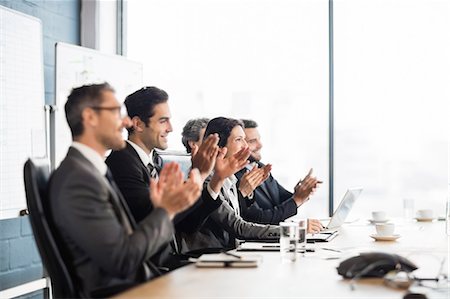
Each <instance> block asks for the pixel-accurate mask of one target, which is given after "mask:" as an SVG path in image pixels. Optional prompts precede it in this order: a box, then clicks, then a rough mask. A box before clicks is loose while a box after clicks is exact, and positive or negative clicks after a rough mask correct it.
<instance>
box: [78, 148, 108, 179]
mask: <svg viewBox="0 0 450 299" xmlns="http://www.w3.org/2000/svg"><path fill="white" fill-rule="evenodd" d="M72 147H73V148H75V149H77V150H78V151H79V152H80V153H81V154H82V155H83V156H84V157H85V158H86V159H87V160H88V161H89V162H91V163H92V164H93V165H94V167H95V168H96V169H97V170H98V171H99V172H100V174H101V175H106V171H107V170H108V166H106V164H105V158H104V157H102V156H100V155H99V154H98V153H97V152H96V151H95V150H93V149H92V148H91V147H89V146H87V145H85V144H83V143H80V142H77V141H74V142H72Z"/></svg>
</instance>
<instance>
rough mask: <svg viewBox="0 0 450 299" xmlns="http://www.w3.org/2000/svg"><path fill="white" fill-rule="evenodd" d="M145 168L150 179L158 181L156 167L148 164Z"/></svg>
mask: <svg viewBox="0 0 450 299" xmlns="http://www.w3.org/2000/svg"><path fill="white" fill-rule="evenodd" d="M147 168H148V171H149V172H150V177H151V178H152V179H155V180H158V179H159V175H158V168H157V167H156V166H153V165H152V163H148V164H147Z"/></svg>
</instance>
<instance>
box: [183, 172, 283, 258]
mask: <svg viewBox="0 0 450 299" xmlns="http://www.w3.org/2000/svg"><path fill="white" fill-rule="evenodd" d="M209 179H210V178H209ZM209 179H208V180H206V182H205V184H207V182H208V181H209ZM218 200H221V201H222V205H221V206H220V207H219V208H218V209H217V210H215V211H214V212H212V213H211V214H210V217H209V218H208V219H207V220H206V222H205V224H204V225H203V226H202V227H201V228H200V229H199V230H198V231H197V232H195V233H191V234H186V233H183V234H181V238H182V249H183V252H189V251H200V250H202V249H203V250H205V249H208V248H210V249H212V248H214V249H232V248H236V245H237V244H236V241H237V240H236V239H242V240H254V239H278V238H279V237H280V231H279V227H278V226H274V225H261V224H256V223H252V222H248V221H245V220H244V219H242V218H241V217H240V216H237V215H236V214H235V211H234V209H233V208H232V206H231V201H230V199H229V198H228V197H227V196H225V193H224V192H223V189H221V192H220V193H219V198H218Z"/></svg>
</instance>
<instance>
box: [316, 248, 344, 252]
mask: <svg viewBox="0 0 450 299" xmlns="http://www.w3.org/2000/svg"><path fill="white" fill-rule="evenodd" d="M321 249H323V250H328V251H334V252H342V251H340V250H337V249H333V248H324V247H322V248H321Z"/></svg>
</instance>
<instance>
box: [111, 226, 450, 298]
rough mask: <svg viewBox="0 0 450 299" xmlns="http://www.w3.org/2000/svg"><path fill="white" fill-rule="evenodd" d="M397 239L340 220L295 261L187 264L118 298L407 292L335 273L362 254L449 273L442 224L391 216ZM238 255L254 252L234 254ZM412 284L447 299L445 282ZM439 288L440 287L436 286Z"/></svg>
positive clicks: (274, 256)
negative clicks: (330, 234) (390, 256)
mask: <svg viewBox="0 0 450 299" xmlns="http://www.w3.org/2000/svg"><path fill="white" fill-rule="evenodd" d="M392 222H394V223H395V224H396V226H395V233H396V234H399V235H400V238H399V239H397V240H396V241H375V240H374V239H372V238H371V237H370V235H371V234H374V233H375V227H374V225H371V224H370V223H369V222H368V221H363V220H361V221H358V222H353V223H347V224H344V225H343V226H342V227H341V228H340V229H339V235H338V236H337V237H336V238H335V239H333V240H332V241H330V242H327V243H316V244H308V247H314V249H315V252H307V253H305V254H300V256H299V258H298V259H297V260H296V261H295V262H286V261H284V260H282V259H281V256H280V252H258V253H257V254H259V255H261V256H262V258H263V261H262V263H261V264H260V265H259V266H258V267H256V268H198V267H196V266H195V264H190V265H188V266H185V267H183V268H180V269H177V270H175V271H172V272H170V273H168V274H166V275H164V276H161V277H159V278H157V279H154V280H151V281H149V282H147V283H144V284H141V285H139V286H137V287H135V288H133V289H130V290H128V291H126V292H124V293H121V294H119V295H118V296H117V297H116V298H403V296H404V295H405V294H406V292H407V290H405V289H398V288H392V287H388V286H386V285H385V284H384V282H383V279H381V278H365V279H359V280H357V281H355V282H354V283H353V286H354V288H353V289H352V288H351V282H350V281H349V280H348V279H343V278H342V277H341V276H340V275H338V273H337V270H336V267H337V266H338V265H339V263H340V262H341V261H343V260H344V259H346V258H348V257H352V256H355V255H358V254H359V253H361V252H373V251H380V252H387V253H395V254H399V255H401V256H403V257H406V258H408V259H409V260H410V261H412V262H413V263H415V264H416V265H417V266H418V267H419V269H418V270H416V271H415V272H414V274H415V275H416V276H419V277H430V278H433V277H437V276H438V274H439V273H441V274H448V273H449V265H450V264H449V262H448V259H449V246H450V236H447V235H446V233H445V222H444V221H437V220H434V221H433V222H416V221H415V220H414V221H412V220H411V221H404V220H401V219H394V220H392ZM231 252H232V253H235V254H239V255H246V254H253V255H254V254H255V252H243V251H239V252H236V251H235V250H233V251H231ZM426 285H427V286H428V287H419V286H417V285H416V286H413V287H411V291H415V292H417V290H419V291H420V292H424V293H426V294H427V296H428V298H446V299H450V293H449V292H450V284H449V282H448V280H444V281H442V280H441V281H440V283H436V282H427V283H426ZM437 287H438V288H437Z"/></svg>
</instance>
